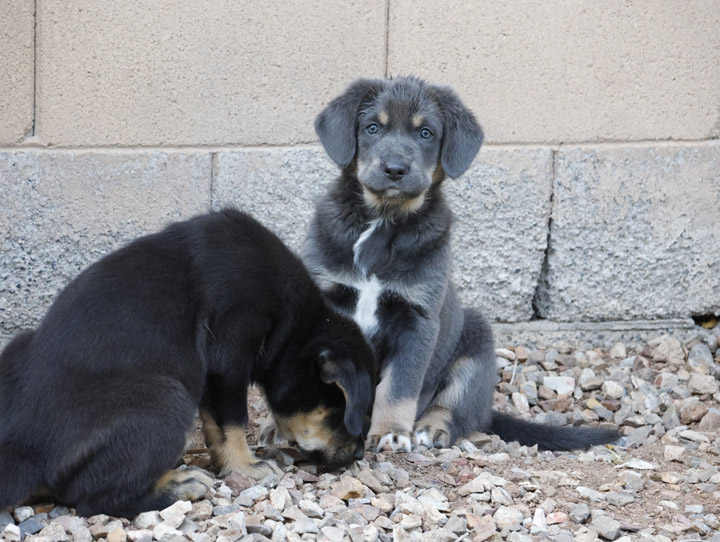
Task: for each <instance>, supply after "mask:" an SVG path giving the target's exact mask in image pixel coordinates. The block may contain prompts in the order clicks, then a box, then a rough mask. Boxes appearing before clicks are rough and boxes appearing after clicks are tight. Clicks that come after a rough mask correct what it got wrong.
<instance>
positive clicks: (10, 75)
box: [0, 0, 35, 144]
mask: <svg viewBox="0 0 720 542" xmlns="http://www.w3.org/2000/svg"><path fill="white" fill-rule="evenodd" d="M34 10H35V2H34V1H33V0H4V1H3V2H0V144H12V143H18V142H20V141H22V139H23V138H24V137H25V136H27V135H30V133H31V132H32V125H33V92H34V89H33V85H34V75H33V72H34V64H33V54H34V51H33V45H34V26H35V20H34V16H33V13H34Z"/></svg>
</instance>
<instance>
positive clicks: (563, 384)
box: [543, 376, 575, 395]
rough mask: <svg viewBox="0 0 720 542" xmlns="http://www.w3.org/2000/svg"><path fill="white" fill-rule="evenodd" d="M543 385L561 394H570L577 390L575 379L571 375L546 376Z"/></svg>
mask: <svg viewBox="0 0 720 542" xmlns="http://www.w3.org/2000/svg"><path fill="white" fill-rule="evenodd" d="M543 386H545V387H547V388H550V389H551V390H554V391H556V392H557V393H558V394H560V395H568V394H571V393H572V392H573V391H575V379H574V378H573V377H571V376H544V377H543Z"/></svg>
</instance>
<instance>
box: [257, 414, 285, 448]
mask: <svg viewBox="0 0 720 542" xmlns="http://www.w3.org/2000/svg"><path fill="white" fill-rule="evenodd" d="M257 434H258V444H262V445H263V446H274V445H277V444H286V441H285V439H284V438H283V437H282V435H281V434H280V430H279V429H278V426H277V424H275V420H274V419H272V418H267V419H266V420H265V421H264V422H262V423H261V424H260V427H258V433H257Z"/></svg>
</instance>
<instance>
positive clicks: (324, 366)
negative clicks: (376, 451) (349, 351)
mask: <svg viewBox="0 0 720 542" xmlns="http://www.w3.org/2000/svg"><path fill="white" fill-rule="evenodd" d="M320 379H321V380H322V381H323V382H325V383H326V384H336V385H337V386H338V387H339V388H340V390H341V391H342V392H343V395H344V396H345V418H344V421H345V427H346V428H347V430H348V433H350V434H351V435H353V436H357V435H359V434H360V433H362V430H363V418H364V416H365V413H366V412H367V411H368V409H369V408H370V397H371V394H372V389H371V384H370V375H368V374H367V373H366V372H365V371H358V370H357V369H356V367H355V365H353V363H352V362H351V361H350V360H347V359H343V360H341V361H334V360H332V359H330V355H329V353H327V352H326V353H323V354H321V355H320Z"/></svg>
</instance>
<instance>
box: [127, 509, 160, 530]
mask: <svg viewBox="0 0 720 542" xmlns="http://www.w3.org/2000/svg"><path fill="white" fill-rule="evenodd" d="M133 523H134V524H135V526H136V527H139V528H140V529H150V530H152V529H154V528H155V527H156V526H157V525H158V523H160V513H159V512H158V511H156V510H151V511H150V512H143V513H142V514H138V516H137V517H136V518H135V521H134V522H133Z"/></svg>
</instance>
